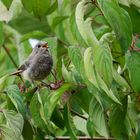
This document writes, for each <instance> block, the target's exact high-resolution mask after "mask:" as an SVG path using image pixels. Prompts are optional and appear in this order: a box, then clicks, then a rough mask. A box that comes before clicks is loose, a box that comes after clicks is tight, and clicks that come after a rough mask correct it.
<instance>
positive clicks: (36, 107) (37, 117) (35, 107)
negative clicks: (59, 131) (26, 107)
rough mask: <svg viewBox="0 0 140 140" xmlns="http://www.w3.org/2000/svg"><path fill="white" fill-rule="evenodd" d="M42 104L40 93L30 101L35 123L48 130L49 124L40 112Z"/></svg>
mask: <svg viewBox="0 0 140 140" xmlns="http://www.w3.org/2000/svg"><path fill="white" fill-rule="evenodd" d="M40 109H41V105H40V102H39V100H38V93H36V94H34V96H33V97H32V100H31V103H30V111H31V115H32V118H33V121H34V123H35V125H37V126H38V127H39V128H41V129H42V130H45V131H46V130H47V126H46V125H45V122H44V121H43V119H42V117H41V114H40Z"/></svg>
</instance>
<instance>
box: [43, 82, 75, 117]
mask: <svg viewBox="0 0 140 140" xmlns="http://www.w3.org/2000/svg"><path fill="white" fill-rule="evenodd" d="M71 86H72V85H71V84H64V85H63V86H61V87H60V88H59V89H57V90H55V91H52V92H51V93H50V95H49V96H48V97H47V99H46V102H45V104H44V113H45V117H46V119H47V120H49V119H50V118H51V116H52V113H53V111H54V109H55V107H56V104H57V103H58V101H59V100H60V98H61V95H62V94H64V93H65V92H66V91H67V90H69V89H70V87H71Z"/></svg>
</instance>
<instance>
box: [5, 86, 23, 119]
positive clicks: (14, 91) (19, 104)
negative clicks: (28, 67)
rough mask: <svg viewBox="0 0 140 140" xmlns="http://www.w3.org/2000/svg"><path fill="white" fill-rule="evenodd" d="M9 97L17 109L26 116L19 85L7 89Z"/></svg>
mask: <svg viewBox="0 0 140 140" xmlns="http://www.w3.org/2000/svg"><path fill="white" fill-rule="evenodd" d="M6 91H7V95H8V97H9V98H10V100H11V102H12V103H13V104H14V106H15V108H16V109H17V110H18V111H19V112H20V113H21V114H22V115H23V116H25V106H24V103H23V98H22V95H21V92H20V90H19V88H18V86H17V85H11V86H8V87H7V88H6Z"/></svg>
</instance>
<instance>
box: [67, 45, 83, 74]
mask: <svg viewBox="0 0 140 140" xmlns="http://www.w3.org/2000/svg"><path fill="white" fill-rule="evenodd" d="M68 54H69V57H70V59H71V61H72V63H73V64H74V66H75V68H76V69H77V71H78V72H80V63H79V61H80V60H81V59H82V55H81V53H80V48H78V47H76V46H70V47H69V48H68Z"/></svg>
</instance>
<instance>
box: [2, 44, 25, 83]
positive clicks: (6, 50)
mask: <svg viewBox="0 0 140 140" xmlns="http://www.w3.org/2000/svg"><path fill="white" fill-rule="evenodd" d="M2 47H3V49H4V50H5V52H6V53H7V55H8V56H9V58H10V60H11V62H12V63H13V65H14V66H15V67H16V68H17V69H18V65H17V64H16V62H15V60H14V59H13V57H12V55H11V54H10V52H9V50H8V48H7V47H6V46H5V45H4V44H3V45H2ZM17 76H19V78H20V79H21V81H22V82H23V84H25V83H24V80H23V78H22V77H21V75H20V74H17Z"/></svg>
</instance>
